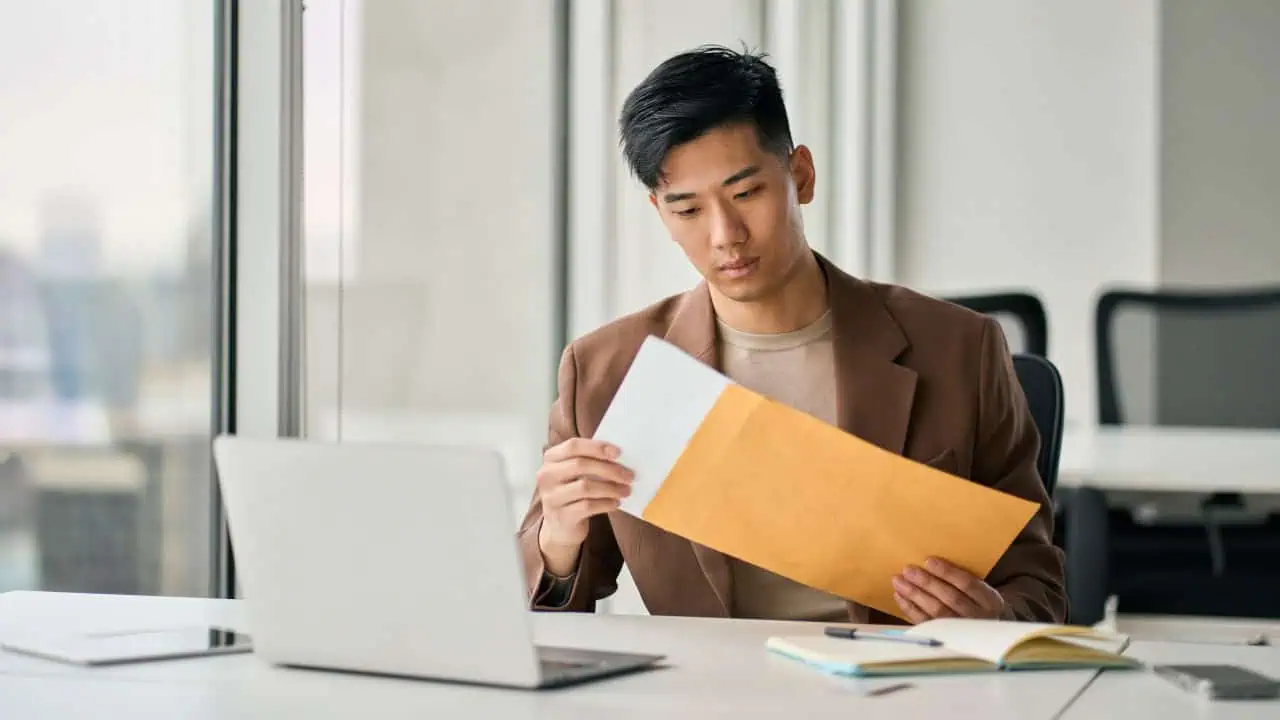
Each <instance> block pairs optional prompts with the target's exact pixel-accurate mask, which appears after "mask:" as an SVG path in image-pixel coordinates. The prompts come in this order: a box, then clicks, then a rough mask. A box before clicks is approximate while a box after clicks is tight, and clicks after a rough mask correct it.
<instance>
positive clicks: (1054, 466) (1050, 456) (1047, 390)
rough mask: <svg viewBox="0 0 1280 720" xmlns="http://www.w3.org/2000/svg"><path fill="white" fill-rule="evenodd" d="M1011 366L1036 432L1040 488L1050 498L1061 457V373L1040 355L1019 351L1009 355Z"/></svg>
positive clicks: (1062, 410)
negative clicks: (1042, 484) (1011, 359)
mask: <svg viewBox="0 0 1280 720" xmlns="http://www.w3.org/2000/svg"><path fill="white" fill-rule="evenodd" d="M1013 369H1014V372H1016V373H1017V374H1018V384H1020V385H1022V393H1023V395H1025V396H1026V398H1027V407H1028V408H1029V409H1030V410H1031V417H1032V419H1033V420H1034V421H1035V424H1036V430H1037V431H1039V433H1040V455H1039V456H1038V457H1037V458H1036V470H1038V471H1039V473H1040V479H1041V480H1043V481H1044V488H1045V490H1046V491H1047V492H1048V493H1049V497H1050V498H1052V497H1053V491H1054V487H1055V486H1056V485H1057V484H1058V461H1059V460H1060V459H1061V457H1062V432H1063V425H1064V421H1063V417H1064V414H1065V411H1064V400H1063V392H1062V375H1061V374H1059V373H1058V368H1057V367H1055V366H1054V364H1053V363H1051V362H1049V361H1048V360H1047V359H1045V358H1044V357H1042V356H1040V355H1030V354H1027V353H1019V354H1016V355H1014V356H1013Z"/></svg>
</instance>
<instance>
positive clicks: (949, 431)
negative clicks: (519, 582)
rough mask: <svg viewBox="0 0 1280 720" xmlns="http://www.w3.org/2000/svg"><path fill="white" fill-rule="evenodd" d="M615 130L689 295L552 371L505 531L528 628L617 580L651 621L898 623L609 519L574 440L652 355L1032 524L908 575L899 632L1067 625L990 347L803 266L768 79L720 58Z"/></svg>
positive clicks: (798, 174)
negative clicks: (528, 611) (711, 372)
mask: <svg viewBox="0 0 1280 720" xmlns="http://www.w3.org/2000/svg"><path fill="white" fill-rule="evenodd" d="M620 129H621V135H622V144H623V149H624V153H625V155H626V158H627V161H628V163H629V164H630V167H631V169H632V171H633V172H634V174H635V175H636V177H637V178H638V179H639V180H640V181H641V182H642V183H644V185H645V187H646V188H647V189H648V191H649V201H650V203H652V205H653V207H654V209H655V210H656V211H657V213H658V215H659V217H661V219H662V222H663V224H664V225H665V226H666V228H667V230H668V231H669V233H670V234H671V237H672V239H673V240H675V242H676V243H677V244H678V245H679V246H680V248H681V249H682V250H683V251H684V253H685V255H686V256H688V258H689V261H690V262H691V263H693V265H694V267H695V268H696V269H697V270H698V272H699V273H700V274H701V275H702V277H703V278H704V281H703V282H701V283H700V284H699V285H698V286H697V287H696V288H694V289H692V290H690V291H688V292H686V293H684V294H681V295H677V296H674V297H670V298H667V299H665V300H663V301H661V302H659V303H657V304H655V305H653V306H651V307H649V308H646V309H644V310H642V311H640V312H638V313H636V314H633V315H630V316H627V317H624V318H621V319H619V320H616V321H614V322H612V323H610V324H608V325H606V326H604V327H602V328H600V329H599V330H596V331H595V332H592V333H590V334H588V335H586V336H585V337H582V338H580V339H578V340H577V341H575V342H574V343H572V344H571V345H570V346H569V347H568V348H567V349H566V350H565V352H564V356H563V358H562V360H561V364H560V376H559V398H558V399H557V401H556V403H555V405H554V407H553V408H552V411H551V417H550V433H549V443H548V449H547V451H546V454H545V461H544V464H543V466H542V468H541V470H540V471H539V473H538V477H537V492H536V496H535V498H534V500H533V504H532V507H531V508H530V510H529V513H528V515H527V516H526V518H525V520H524V522H523V524H522V526H521V529H520V531H519V541H520V544H521V546H522V551H523V557H524V561H525V565H526V568H527V571H528V583H529V590H530V593H531V599H532V604H533V607H534V608H535V609H540V610H552V609H560V610H573V611H582V612H590V611H592V610H593V609H594V607H595V603H596V601H597V600H600V599H602V598H605V597H607V596H608V595H609V594H611V593H612V592H613V591H614V590H615V589H616V582H617V576H618V573H619V572H620V570H621V568H622V565H623V563H624V562H625V563H626V564H627V567H628V568H629V569H630V571H631V575H632V578H633V579H634V581H635V584H636V587H637V589H638V590H639V592H640V595H641V597H642V598H643V600H644V602H645V605H646V606H647V608H648V609H649V611H650V612H651V613H653V614H660V615H700V616H720V617H756V618H772V619H801V620H815V621H831V620H850V621H854V622H896V621H897V620H896V619H895V618H891V617H889V616H887V615H884V614H882V613H878V612H875V611H872V610H870V609H869V608H866V607H863V606H860V605H857V604H855V603H851V602H847V601H845V600H843V599H841V598H837V597H832V596H830V595H827V594H825V593H822V592H819V591H817V590H815V589H813V588H809V587H806V586H803V585H801V584H799V583H796V582H793V581H791V580H788V579H786V578H783V577H780V576H778V575H775V574H772V573H770V572H768V571H765V570H763V569H761V568H758V567H755V566H752V565H749V564H747V563H745V562H741V561H739V560H736V559H733V558H729V557H726V556H724V555H721V554H720V553H717V552H715V551H713V550H711V549H709V548H706V547H703V546H700V545H697V544H695V543H692V542H690V541H688V540H685V539H683V538H680V537H677V536H675V535H672V534H670V533H667V532H665V531H663V530H661V529H659V528H657V527H655V526H653V525H650V524H648V523H646V522H644V521H643V520H640V519H638V518H635V517H633V516H630V515H627V514H625V513H622V512H620V511H617V507H618V504H619V502H620V500H621V499H622V498H624V497H626V496H627V495H628V494H629V486H630V482H631V479H632V476H631V473H630V471H629V470H628V469H627V468H625V467H623V466H622V465H620V464H619V463H618V462H616V459H617V458H618V457H619V450H618V449H617V448H612V447H608V446H606V445H604V444H602V443H600V442H597V441H594V440H590V439H589V438H591V436H592V435H593V434H594V432H595V429H596V426H597V424H598V423H599V422H600V419H601V417H602V416H603V414H604V412H605V410H606V408H607V407H608V405H609V403H610V401H611V400H612V398H613V395H614V393H615V392H616V391H617V389H618V386H619V385H620V384H621V382H622V379H623V376H624V375H625V374H626V372H627V369H628V367H629V366H630V364H631V361H632V360H633V359H634V357H635V355H636V353H637V352H638V351H639V348H640V345H641V343H642V342H643V340H644V338H645V337H646V336H648V335H656V336H658V337H662V338H665V339H666V340H667V341H669V342H671V343H673V344H675V345H676V346H678V347H680V348H682V349H683V350H684V351H686V352H688V353H689V354H690V355H693V356H694V357H696V358H698V359H699V360H701V361H703V362H705V363H708V364H710V365H712V366H713V367H716V368H718V369H719V370H721V371H722V372H724V373H725V374H726V375H728V376H729V377H730V378H732V379H733V380H734V381H736V382H738V383H740V384H742V385H744V386H746V387H748V388H751V389H753V390H756V391H758V392H760V393H762V394H765V395H768V396H770V397H773V398H774V399H776V400H778V401H780V402H785V403H788V404H790V405H791V406H793V407H795V408H797V409H799V410H802V411H804V412H807V413H810V414H812V415H814V416H816V417H818V418H819V419H822V420H825V421H827V422H829V423H831V424H833V425H837V426H839V427H841V428H843V429H844V430H846V431H848V432H850V433H852V434H854V435H857V436H859V437H861V438H864V439H866V440H868V441H870V442H872V443H875V444H876V445H879V446H881V447H884V448H886V449H888V450H891V451H893V452H897V453H901V454H903V455H905V456H907V457H910V458H913V459H916V460H919V461H922V462H927V463H929V464H930V465H933V466H934V467H937V468H940V469H942V470H945V471H948V472H951V473H954V474H956V475H959V476H962V477H966V478H969V479H971V480H972V481H974V482H978V483H981V484H983V485H988V486H991V487H994V488H997V489H999V490H1002V491H1004V492H1007V493H1011V494H1013V495H1017V496H1020V497H1023V498H1027V499H1029V500H1032V501H1034V502H1036V503H1038V504H1039V505H1040V511H1039V512H1038V513H1037V514H1036V516H1035V517H1034V518H1033V519H1032V520H1031V522H1030V523H1029V524H1028V525H1027V526H1026V528H1025V529H1024V530H1023V531H1022V532H1021V534H1020V535H1019V536H1018V538H1017V539H1016V540H1015V542H1014V543H1013V545H1012V547H1011V548H1010V549H1009V550H1008V552H1007V553H1006V554H1005V555H1004V557H1003V558H1002V559H1001V560H1000V561H999V562H998V563H997V564H996V566H995V568H994V569H993V570H992V571H991V573H990V574H989V575H988V576H987V577H986V578H978V577H974V576H973V575H971V574H969V573H967V572H965V571H963V570H961V569H959V568H957V567H955V566H952V565H950V564H948V563H946V562H945V561H943V560H941V559H938V558H934V559H931V560H930V561H929V562H927V563H925V564H924V567H910V568H903V571H902V573H900V574H899V575H898V576H897V577H895V578H894V589H895V593H896V600H897V603H898V606H899V607H900V609H901V613H902V615H903V617H905V618H907V619H908V620H910V621H911V622H922V621H925V620H928V619H930V618H938V617H953V616H960V617H979V618H1005V619H1018V620H1039V621H1050V622H1061V621H1064V620H1065V615H1066V599H1065V595H1064V591H1063V566H1062V556H1061V554H1060V552H1059V551H1058V550H1057V549H1056V548H1055V547H1054V546H1053V545H1052V543H1051V537H1052V522H1053V516H1052V511H1051V509H1050V505H1049V499H1048V497H1047V496H1046V493H1045V490H1044V486H1043V484H1042V482H1041V480H1040V478H1039V476H1038V475H1037V473H1036V469H1035V460H1036V455H1037V452H1038V448H1039V438H1038V435H1037V433H1036V429H1035V426H1034V425H1033V422H1032V419H1031V416H1030V414H1029V412H1028V409H1027V406H1026V401H1025V399H1024V397H1023V395H1022V392H1021V388H1020V386H1019V385H1018V384H1017V379H1016V376H1015V375H1014V373H1013V369H1012V363H1011V358H1010V356H1009V351H1008V349H1007V347H1006V345H1005V340H1004V336H1003V334H1002V333H1001V331H1000V329H999V326H998V325H997V324H996V323H995V322H994V321H992V320H990V319H989V318H986V317H984V316H982V315H979V314H976V313H972V312H970V311H968V310H965V309H962V308H959V307H957V306H954V305H951V304H948V303H945V302H943V301H940V300H935V299H931V298H928V297H925V296H922V295H919V294H916V293H913V292H911V291H909V290H906V289H903V288H899V287H895V286H891V285H882V284H877V283H871V282H867V281H863V280H859V279H855V278H853V277H850V276H849V275H846V274H845V273H843V272H842V271H840V270H839V269H838V268H836V267H835V266H833V265H832V264H831V263H829V262H828V261H827V260H826V259H825V258H823V257H821V256H820V255H818V254H816V253H814V252H813V251H812V250H810V249H809V246H808V243H807V241H806V239H805V235H804V224H803V222H802V220H801V215H800V206H801V205H804V204H807V203H809V202H810V201H811V200H812V199H813V195H814V192H815V186H816V173H815V169H814V163H813V157H812V155H811V154H810V152H809V150H808V149H807V148H805V147H804V146H803V145H800V146H796V145H793V143H792V138H791V133H790V129H789V126H788V122H787V114H786V109H785V107H784V105H783V101H782V94H781V91H780V89H779V87H778V83H777V79H776V75H775V73H774V70H773V69H772V68H771V67H770V66H769V65H768V64H766V63H765V62H764V61H763V60H762V59H761V58H760V57H757V56H753V55H749V54H739V53H735V52H733V51H730V50H726V49H720V48H708V49H701V50H698V51H694V52H689V53H685V54H681V55H678V56H676V57H673V58H671V59H670V60H668V61H666V62H664V63H663V64H662V65H660V66H659V67H657V68H656V69H655V70H654V71H653V72H652V74H650V75H649V76H648V77H647V78H646V79H645V80H644V81H643V82H642V83H641V84H640V85H639V86H638V87H636V88H635V89H634V90H633V91H632V93H631V95H630V96H629V97H628V98H627V100H626V102H625V104H624V107H623V110H622V115H621V120H620ZM810 481H811V480H810V479H808V478H804V477H779V478H777V482H779V483H804V482H810ZM850 502H852V503H856V502H857V499H856V498H851V499H850ZM833 511H835V512H839V510H838V509H836V510H833ZM919 522H929V518H924V517H922V518H919ZM796 530H797V532H804V529H803V528H802V527H801V528H797V529H796ZM848 562H849V565H850V567H855V566H856V565H857V563H858V557H857V555H856V554H853V555H851V556H850V557H849V559H848Z"/></svg>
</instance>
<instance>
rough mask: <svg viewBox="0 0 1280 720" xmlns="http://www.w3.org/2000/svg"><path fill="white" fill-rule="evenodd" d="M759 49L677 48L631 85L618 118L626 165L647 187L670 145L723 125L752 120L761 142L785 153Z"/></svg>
mask: <svg viewBox="0 0 1280 720" xmlns="http://www.w3.org/2000/svg"><path fill="white" fill-rule="evenodd" d="M764 58H765V55H763V54H753V53H751V52H748V51H746V50H745V49H744V51H743V52H736V51H734V50H730V49H729V48H726V47H722V46H718V45H706V46H702V47H699V48H697V49H695V50H690V51H688V52H683V53H680V54H679V55H676V56H674V57H672V58H669V59H668V60H665V61H664V62H663V63H662V64H661V65H659V66H658V67H656V68H654V70H653V72H651V73H649V76H648V77H646V78H645V79H644V81H643V82H641V83H640V84H639V85H637V86H636V88H635V89H634V90H632V91H631V94H630V95H628V96H627V99H626V102H624V103H623V105H622V114H621V116H620V117H619V119H618V130H619V135H620V136H621V138H620V139H621V144H622V152H623V154H624V155H625V156H626V158H627V164H628V165H630V166H631V172H632V173H633V174H634V175H635V176H636V177H637V178H638V179H639V180H640V182H642V183H644V185H645V187H646V188H648V189H650V190H653V189H654V188H656V187H657V186H658V183H659V182H660V181H661V180H662V163H663V160H665V159H666V157H667V153H668V152H670V151H671V149H672V148H674V147H677V146H679V145H682V144H684V143H687V142H689V141H691V140H695V139H697V138H698V137H700V136H702V135H704V134H705V133H707V132H709V131H711V130H714V129H716V128H719V127H723V126H725V125H731V124H736V123H750V124H752V125H754V126H755V128H756V133H757V135H758V137H759V138H760V146H761V147H762V148H764V149H765V150H768V151H770V152H773V153H775V154H777V155H778V156H779V157H782V158H786V157H787V156H788V155H790V153H791V151H792V150H793V149H794V148H793V145H792V140H791V126H790V124H789V123H788V122H787V108H786V105H785V104H784V103H783V101H782V88H781V87H779V86H778V74H777V72H776V71H775V70H774V69H773V67H772V66H771V65H769V63H767V62H765V59H764Z"/></svg>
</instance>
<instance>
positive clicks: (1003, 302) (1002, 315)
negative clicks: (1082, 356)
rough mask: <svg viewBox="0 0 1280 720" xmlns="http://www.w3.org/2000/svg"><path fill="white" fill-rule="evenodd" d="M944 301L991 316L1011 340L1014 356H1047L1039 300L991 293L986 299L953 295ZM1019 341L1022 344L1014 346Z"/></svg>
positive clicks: (1045, 317)
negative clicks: (1020, 354) (1017, 354)
mask: <svg viewBox="0 0 1280 720" xmlns="http://www.w3.org/2000/svg"><path fill="white" fill-rule="evenodd" d="M946 299H947V300H949V301H951V302H953V303H955V304H957V305H962V306H964V307H967V308H969V309H970V310H973V311H975V312H980V313H982V314H984V315H990V316H992V317H993V318H995V319H996V320H997V321H999V322H1000V326H1001V327H1002V328H1004V333H1005V335H1006V336H1008V337H1009V338H1010V341H1009V344H1010V346H1011V347H1012V348H1013V350H1014V352H1024V353H1029V354H1031V355H1039V356H1040V357H1047V356H1048V355H1049V319H1048V315H1047V314H1046V313H1045V310H1044V303H1042V302H1040V298H1038V297H1036V296H1035V295H1032V294H1030V293H993V294H989V295H955V296H951V297H948V298H946ZM1017 338H1021V342H1017Z"/></svg>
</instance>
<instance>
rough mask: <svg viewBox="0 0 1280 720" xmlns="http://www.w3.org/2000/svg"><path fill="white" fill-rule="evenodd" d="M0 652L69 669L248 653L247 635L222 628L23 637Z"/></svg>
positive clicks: (6, 643)
mask: <svg viewBox="0 0 1280 720" xmlns="http://www.w3.org/2000/svg"><path fill="white" fill-rule="evenodd" d="M0 648H4V649H5V650H7V651H9V652H15V653H19V654H22V655H31V656H34V657H39V658H44V659H46V660H54V661H57V662H64V663H69V664H72V665H87V666H96V665H121V664H125V663H136V662H148V661H153V660H171V659H176V658H189V657H199V656H202V655H224V654H227V653H238V652H249V651H250V650H252V649H253V645H252V643H251V641H250V638H249V636H248V635H245V634H243V633H237V632H235V631H233V630H228V629H227V628H222V627H213V626H196V627H184V628H161V629H150V630H145V629H139V630H121V631H115V632H106V633H82V634H75V635H71V634H64V635H26V636H24V637H10V638H5V639H3V640H0Z"/></svg>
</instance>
